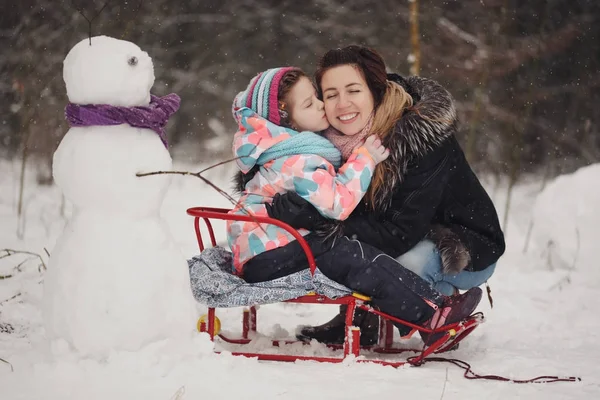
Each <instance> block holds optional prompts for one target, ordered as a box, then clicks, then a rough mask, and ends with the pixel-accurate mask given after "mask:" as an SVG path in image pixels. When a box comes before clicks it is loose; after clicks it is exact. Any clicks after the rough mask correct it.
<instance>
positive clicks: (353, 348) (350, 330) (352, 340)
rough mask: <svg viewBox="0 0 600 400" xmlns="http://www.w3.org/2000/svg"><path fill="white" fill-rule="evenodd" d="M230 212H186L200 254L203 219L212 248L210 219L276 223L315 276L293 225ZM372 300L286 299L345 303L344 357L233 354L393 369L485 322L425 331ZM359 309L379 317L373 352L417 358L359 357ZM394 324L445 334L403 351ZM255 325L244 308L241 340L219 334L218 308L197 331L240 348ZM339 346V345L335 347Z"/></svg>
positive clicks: (253, 313)
mask: <svg viewBox="0 0 600 400" xmlns="http://www.w3.org/2000/svg"><path fill="white" fill-rule="evenodd" d="M228 211H229V210H227V209H223V208H211V207H194V208H190V209H188V210H187V213H188V214H189V215H191V216H193V217H194V228H195V231H196V238H197V240H198V246H199V248H200V251H203V250H204V248H205V246H204V243H203V240H202V234H201V233H200V218H202V219H203V220H204V222H205V223H206V226H207V228H208V232H209V236H210V240H211V245H212V246H216V244H217V243H216V239H215V235H214V231H213V228H212V224H211V222H210V219H217V220H235V221H253V222H258V223H265V224H273V225H277V226H279V227H281V228H283V229H286V230H287V231H288V232H290V234H292V235H293V236H294V238H295V239H296V240H298V242H299V243H300V245H301V247H302V249H303V250H304V252H305V253H306V257H307V259H308V264H309V268H310V271H311V274H314V273H315V269H316V264H315V260H314V257H313V255H312V253H311V251H310V248H309V247H308V244H307V243H306V241H305V240H304V238H303V237H302V235H300V234H299V233H298V232H297V231H296V230H294V229H293V228H292V227H291V226H289V225H287V224H285V223H283V222H281V221H278V220H275V219H272V218H267V217H256V216H246V215H231V214H227V212H228ZM369 300H370V298H369V297H368V296H364V295H362V294H360V293H353V294H352V295H349V296H344V297H341V298H338V299H330V298H328V297H325V296H322V295H319V294H315V293H311V294H308V295H305V296H301V297H298V298H296V299H292V300H287V302H288V303H304V304H346V305H347V306H348V307H347V309H346V319H345V322H346V326H345V329H346V335H345V340H344V344H343V346H341V347H342V349H343V357H320V356H303V355H286V354H265V353H250V352H232V353H231V354H233V355H239V356H244V357H251V358H257V359H259V360H267V361H288V362H293V361H298V360H304V361H318V362H329V363H341V362H343V361H344V360H345V359H346V358H348V357H350V356H352V357H353V358H354V360H355V362H360V363H374V364H381V365H388V366H392V367H399V366H402V365H405V364H411V365H419V364H420V363H421V362H422V361H423V360H424V359H425V358H426V357H427V356H429V355H431V354H434V353H439V352H443V351H448V350H449V349H451V348H453V347H454V346H455V345H456V344H457V343H458V342H460V341H461V340H462V339H464V338H465V337H466V336H467V335H468V334H470V333H471V332H472V331H473V330H474V329H475V328H476V327H477V326H478V325H479V324H480V323H481V322H482V321H483V314H481V313H476V314H473V315H472V316H471V317H469V318H468V319H466V320H464V321H461V322H459V323H454V324H449V325H445V326H442V327H439V328H437V329H435V330H431V329H427V328H423V327H421V326H418V325H415V324H412V323H410V322H407V321H403V320H401V319H398V318H395V317H392V316H391V315H388V314H385V313H382V312H380V311H378V310H375V309H373V308H371V307H369V306H368V305H365V304H364V302H365V301H369ZM356 308H361V309H363V310H365V311H368V312H371V313H375V314H377V315H379V317H380V318H379V321H380V326H379V341H378V343H377V345H375V346H372V347H370V348H368V349H369V350H370V351H371V352H376V353H382V354H399V353H404V352H414V353H416V355H415V356H413V357H409V358H407V359H405V360H401V361H386V360H376V359H365V358H361V356H360V350H361V347H360V328H358V327H356V326H352V321H353V316H354V311H355V310H356ZM392 322H396V323H400V324H402V325H405V326H408V327H410V328H413V330H416V329H418V330H420V331H423V332H427V333H431V332H444V333H445V334H444V335H443V336H442V337H441V338H440V339H439V340H437V341H436V342H435V343H433V344H432V345H430V346H428V347H427V348H424V349H402V348H397V347H394V346H393V333H394V325H393V324H392ZM256 324H257V309H256V307H249V308H245V309H244V313H243V319H242V337H241V338H237V339H236V338H230V337H227V336H225V335H223V334H220V332H218V331H217V330H216V329H215V328H216V327H217V325H218V324H217V319H216V315H215V308H209V309H208V316H207V318H206V319H204V320H201V321H199V323H198V330H200V331H201V332H207V333H208V334H209V335H210V338H211V340H213V341H214V340H215V337H219V338H220V339H221V340H223V341H225V342H227V343H232V344H238V345H245V344H248V343H250V342H251V341H252V339H251V338H250V336H251V334H252V336H253V335H254V333H255V332H256ZM297 342H298V341H282V340H272V344H273V346H279V345H280V344H291V343H297ZM332 347H334V348H335V347H337V348H339V346H332Z"/></svg>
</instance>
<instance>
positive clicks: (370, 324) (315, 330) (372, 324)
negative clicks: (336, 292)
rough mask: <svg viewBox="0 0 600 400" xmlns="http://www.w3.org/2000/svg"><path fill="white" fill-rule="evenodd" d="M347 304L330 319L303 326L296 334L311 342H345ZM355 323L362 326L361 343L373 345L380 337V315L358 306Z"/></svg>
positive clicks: (362, 344)
mask: <svg viewBox="0 0 600 400" xmlns="http://www.w3.org/2000/svg"><path fill="white" fill-rule="evenodd" d="M347 308H348V306H347V305H345V304H342V305H341V306H340V312H339V313H338V314H337V315H336V316H335V317H333V318H332V319H331V320H330V321H327V322H325V323H324V324H322V325H318V326H303V327H302V328H301V329H300V331H299V332H298V333H297V334H296V338H298V340H302V341H304V342H309V341H311V340H312V339H315V340H316V341H317V342H321V343H325V344H338V345H339V344H343V343H344V337H345V334H344V328H345V326H346V324H345V319H346V309H347ZM353 325H354V326H358V327H359V328H360V345H361V346H373V345H375V344H377V339H378V337H379V317H378V316H377V315H375V314H373V313H370V312H368V311H364V310H362V309H360V308H357V309H356V310H355V311H354V320H353Z"/></svg>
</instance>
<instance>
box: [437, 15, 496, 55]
mask: <svg viewBox="0 0 600 400" xmlns="http://www.w3.org/2000/svg"><path fill="white" fill-rule="evenodd" d="M437 25H438V26H439V27H440V28H442V31H443V32H445V33H447V34H449V35H453V36H455V37H457V38H460V39H462V40H463V41H464V42H466V43H468V44H472V45H474V46H477V47H485V48H487V47H488V46H487V45H486V44H485V43H482V42H481V40H479V39H478V38H476V37H475V36H473V35H472V34H470V33H468V32H466V31H463V30H462V29H460V28H459V27H458V26H457V25H456V24H455V23H453V22H452V21H450V20H449V19H448V18H444V17H442V18H440V19H438V21H437Z"/></svg>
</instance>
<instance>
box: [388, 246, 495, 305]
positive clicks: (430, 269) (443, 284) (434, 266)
mask: <svg viewBox="0 0 600 400" xmlns="http://www.w3.org/2000/svg"><path fill="white" fill-rule="evenodd" d="M396 260H397V261H398V262H399V263H400V264H402V265H403V266H404V267H405V268H407V269H409V270H411V271H412V272H414V273H415V274H417V275H419V276H420V277H421V278H423V279H425V280H426V281H427V282H429V284H430V285H431V286H433V288H434V289H436V290H437V291H439V292H440V293H442V294H445V295H446V296H450V295H452V294H453V293H454V289H455V288H457V289H460V290H468V289H471V288H472V287H476V286H479V285H482V284H483V283H484V282H485V281H487V280H488V279H489V278H490V276H492V274H493V273H494V270H495V269H496V263H494V264H492V265H490V266H489V267H487V268H485V269H483V270H481V271H476V272H471V271H462V272H460V273H458V274H456V275H448V274H444V273H442V258H441V257H440V253H439V251H438V249H437V247H436V246H435V244H433V242H432V241H431V240H428V239H424V240H422V241H420V242H419V243H417V245H416V246H415V247H413V248H412V249H410V250H409V251H407V252H406V253H404V254H402V255H401V256H400V257H398V258H397V259H396Z"/></svg>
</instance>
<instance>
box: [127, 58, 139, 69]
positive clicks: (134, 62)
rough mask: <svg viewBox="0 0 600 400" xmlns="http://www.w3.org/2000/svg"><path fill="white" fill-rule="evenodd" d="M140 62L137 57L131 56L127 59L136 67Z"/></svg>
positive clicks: (128, 62)
mask: <svg viewBox="0 0 600 400" xmlns="http://www.w3.org/2000/svg"><path fill="white" fill-rule="evenodd" d="M137 63H138V59H137V57H135V56H134V57H129V60H127V64H129V65H131V66H132V67H135V66H136V65H137Z"/></svg>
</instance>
